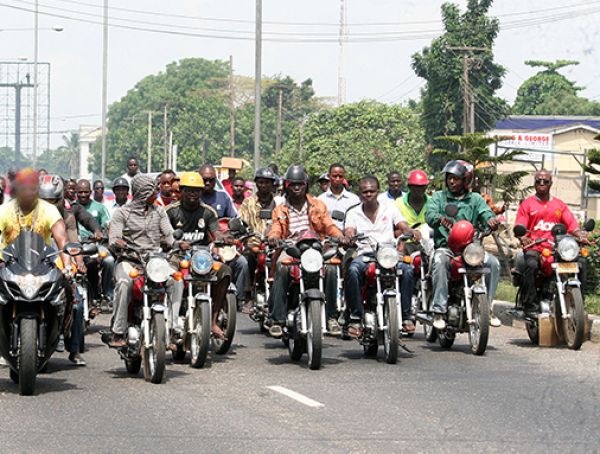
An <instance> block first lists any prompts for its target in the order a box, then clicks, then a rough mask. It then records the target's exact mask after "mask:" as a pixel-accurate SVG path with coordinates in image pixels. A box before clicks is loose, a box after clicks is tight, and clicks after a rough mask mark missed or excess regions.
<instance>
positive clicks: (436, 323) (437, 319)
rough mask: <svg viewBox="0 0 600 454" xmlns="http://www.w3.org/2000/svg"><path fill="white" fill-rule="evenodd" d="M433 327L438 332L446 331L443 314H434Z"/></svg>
mask: <svg viewBox="0 0 600 454" xmlns="http://www.w3.org/2000/svg"><path fill="white" fill-rule="evenodd" d="M433 327H434V328H435V329H437V330H438V331H443V330H445V329H446V320H444V314H435V315H434V317H433Z"/></svg>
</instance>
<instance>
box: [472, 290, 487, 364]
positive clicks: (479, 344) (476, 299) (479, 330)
mask: <svg viewBox="0 0 600 454" xmlns="http://www.w3.org/2000/svg"><path fill="white" fill-rule="evenodd" d="M471 307H472V317H473V323H472V324H471V325H469V342H470V343H471V353H473V354H474V355H477V356H481V355H483V354H484V353H485V349H486V348H487V343H488V337H489V334H490V308H489V305H488V300H487V295H483V294H481V293H476V294H474V295H473V299H472V300H471Z"/></svg>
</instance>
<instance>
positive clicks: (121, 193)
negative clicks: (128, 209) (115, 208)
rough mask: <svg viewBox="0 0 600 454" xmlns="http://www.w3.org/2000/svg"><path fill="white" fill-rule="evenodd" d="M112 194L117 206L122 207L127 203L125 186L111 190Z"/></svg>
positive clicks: (127, 189) (127, 192)
mask: <svg viewBox="0 0 600 454" xmlns="http://www.w3.org/2000/svg"><path fill="white" fill-rule="evenodd" d="M113 192H114V193H115V200H116V201H117V203H118V204H119V205H124V204H125V202H127V196H128V195H129V188H126V187H125V186H117V187H116V188H113Z"/></svg>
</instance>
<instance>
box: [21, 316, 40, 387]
mask: <svg viewBox="0 0 600 454" xmlns="http://www.w3.org/2000/svg"><path fill="white" fill-rule="evenodd" d="M37 327H38V324H37V320H36V319H33V318H23V319H21V322H20V326H19V372H18V377H19V394H21V395H22V396H31V395H32V394H33V393H34V392H35V379H36V376H37V366H38V361H37V343H38V330H37Z"/></svg>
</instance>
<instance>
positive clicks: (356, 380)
mask: <svg viewBox="0 0 600 454" xmlns="http://www.w3.org/2000/svg"><path fill="white" fill-rule="evenodd" d="M107 321H108V319H107V317H103V318H101V319H100V320H99V323H103V322H104V323H106V322H107ZM97 327H98V326H96V328H97ZM406 343H407V346H408V348H409V349H410V350H412V351H413V353H407V352H403V353H402V354H401V358H400V361H399V363H398V364H396V365H388V364H386V363H385V362H384V361H383V359H382V351H380V355H379V359H377V360H376V359H368V358H364V357H363V355H362V348H361V347H360V345H359V344H358V343H357V342H356V341H342V340H339V339H332V338H327V339H326V342H325V350H324V365H323V367H322V369H321V370H319V371H311V370H309V369H308V368H307V366H306V356H304V358H303V361H301V362H300V363H292V362H290V360H289V358H288V353H287V350H286V349H285V348H284V346H283V344H282V343H281V341H278V340H274V339H270V338H267V337H265V336H264V335H262V334H259V333H258V329H257V326H256V325H255V324H254V323H252V322H251V321H250V320H249V319H248V318H247V317H246V316H241V317H240V320H239V324H238V332H237V335H236V339H235V342H234V347H233V350H232V352H231V353H230V354H229V355H227V356H224V357H215V356H213V357H212V361H211V362H210V364H209V365H208V366H207V367H206V368H205V369H202V370H195V369H192V368H190V367H189V365H187V364H175V363H172V362H171V360H170V355H169V362H168V364H167V380H166V382H165V383H163V384H160V385H153V384H150V383H146V382H145V381H144V380H143V378H142V377H141V375H140V376H138V377H131V376H128V374H127V373H126V371H125V368H124V365H123V363H122V361H120V360H119V358H118V355H117V354H116V353H115V352H114V351H110V350H109V349H108V348H106V347H105V346H104V345H102V344H101V343H100V339H99V335H98V334H97V333H92V334H90V335H88V338H87V344H88V347H89V351H88V352H87V353H86V355H85V358H86V360H87V362H88V367H85V368H75V367H72V366H71V365H70V363H69V362H68V361H67V360H66V354H60V353H59V354H57V355H56V357H55V358H53V359H52V360H51V363H50V367H49V369H48V372H47V373H45V374H41V375H40V376H39V377H38V382H37V383H38V385H37V392H36V395H35V396H32V397H22V396H19V395H18V392H17V387H16V385H14V384H13V383H12V382H11V381H10V379H9V378H8V369H7V368H3V369H2V368H0V376H1V378H0V393H1V394H0V403H1V405H0V450H1V452H4V453H12V452H35V453H40V452H61V453H69V452H77V453H83V452H119V453H124V452H165V453H167V452H168V453H177V452H181V453H184V452H185V453H187V452H246V453H247V452H300V451H303V452H350V451H351V452H369V453H372V452H401V451H404V452H407V451H410V452H454V453H456V452H461V453H462V452H503V453H505V452H527V453H533V452H545V453H546V452H561V453H562V452H569V453H571V452H586V453H587V452H598V451H600V386H599V385H600V378H599V377H600V346H598V345H597V344H591V343H586V344H584V346H583V348H582V349H581V351H579V352H572V351H569V350H567V349H565V348H546V349H542V348H537V347H533V346H531V345H530V344H529V341H528V340H527V338H526V333H525V332H524V331H521V330H519V329H514V328H507V327H502V328H497V329H495V330H493V335H492V338H491V343H490V344H491V345H490V347H489V348H488V351H487V354H486V355H485V356H484V357H475V356H473V355H472V354H470V352H469V349H468V345H467V337H466V335H462V336H461V337H460V338H459V339H458V340H457V342H456V344H455V346H454V347H453V349H452V350H450V351H443V350H440V349H439V348H438V347H437V344H435V345H428V344H427V343H426V342H425V341H424V339H423V337H422V335H421V334H418V335H417V336H415V338H413V339H409V340H407V341H406Z"/></svg>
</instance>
